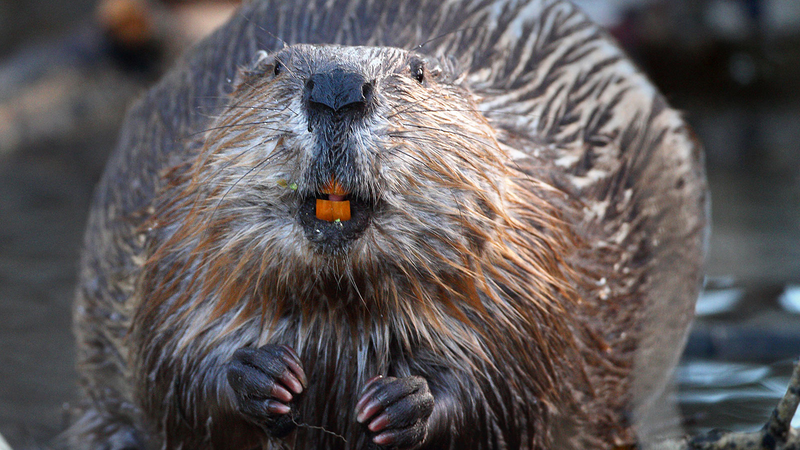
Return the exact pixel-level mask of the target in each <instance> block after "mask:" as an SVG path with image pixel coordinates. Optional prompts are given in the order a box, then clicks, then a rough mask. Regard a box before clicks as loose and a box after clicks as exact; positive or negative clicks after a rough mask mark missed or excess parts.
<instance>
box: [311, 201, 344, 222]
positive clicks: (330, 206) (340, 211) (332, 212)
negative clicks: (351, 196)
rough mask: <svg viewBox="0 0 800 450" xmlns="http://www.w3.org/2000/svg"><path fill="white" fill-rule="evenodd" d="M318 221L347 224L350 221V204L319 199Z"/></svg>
mask: <svg viewBox="0 0 800 450" xmlns="http://www.w3.org/2000/svg"><path fill="white" fill-rule="evenodd" d="M316 213H317V219H319V220H324V221H326V222H334V221H336V220H340V221H342V222H347V221H348V220H350V202H349V201H343V202H333V201H330V200H323V199H317V210H316Z"/></svg>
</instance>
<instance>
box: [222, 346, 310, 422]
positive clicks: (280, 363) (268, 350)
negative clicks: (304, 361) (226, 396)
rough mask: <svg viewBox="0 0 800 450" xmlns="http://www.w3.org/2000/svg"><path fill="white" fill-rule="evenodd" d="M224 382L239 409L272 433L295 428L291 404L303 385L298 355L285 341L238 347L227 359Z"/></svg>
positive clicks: (301, 390) (302, 373)
mask: <svg viewBox="0 0 800 450" xmlns="http://www.w3.org/2000/svg"><path fill="white" fill-rule="evenodd" d="M227 371H228V383H229V384H230V385H231V388H233V392H234V393H235V397H236V403H237V405H238V407H239V411H240V412H241V413H242V414H243V415H244V416H245V417H246V418H248V419H249V420H250V421H252V422H254V423H255V424H256V425H259V426H260V427H262V428H264V429H266V431H267V432H268V433H269V434H270V435H271V436H273V437H284V436H286V435H287V434H289V433H290V432H291V431H292V430H294V428H295V423H294V420H293V419H294V418H293V415H294V411H293V409H294V408H292V404H293V403H294V402H295V400H296V399H297V396H298V395H300V394H301V393H302V392H303V390H304V389H305V385H306V375H305V372H304V371H303V367H302V365H301V363H300V358H298V357H297V354H296V353H295V352H294V350H292V349H291V348H289V347H287V346H285V345H265V346H264V347H261V348H258V349H255V348H241V349H239V350H236V352H235V353H234V354H233V358H232V359H231V361H230V362H229V363H228V367H227Z"/></svg>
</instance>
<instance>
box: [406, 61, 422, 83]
mask: <svg viewBox="0 0 800 450" xmlns="http://www.w3.org/2000/svg"><path fill="white" fill-rule="evenodd" d="M410 68H411V76H412V77H414V79H415V80H417V81H418V82H419V83H422V82H423V81H424V80H425V64H424V63H423V62H422V61H420V60H419V59H415V60H413V61H411V67H410Z"/></svg>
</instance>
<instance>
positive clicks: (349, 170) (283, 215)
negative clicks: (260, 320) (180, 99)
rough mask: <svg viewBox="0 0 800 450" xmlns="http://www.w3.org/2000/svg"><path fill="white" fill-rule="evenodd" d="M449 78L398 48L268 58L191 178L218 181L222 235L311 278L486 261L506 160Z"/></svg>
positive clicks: (441, 66)
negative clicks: (363, 268) (469, 256)
mask: <svg viewBox="0 0 800 450" xmlns="http://www.w3.org/2000/svg"><path fill="white" fill-rule="evenodd" d="M455 77H456V75H454V73H453V71H452V69H451V68H450V67H449V65H448V64H447V63H446V62H443V61H438V60H436V59H434V58H429V57H425V56H421V55H419V54H416V53H414V52H408V51H404V50H400V49H392V48H366V47H335V46H309V45H297V46H292V47H287V48H285V49H283V50H281V51H279V52H277V53H275V54H266V53H264V54H260V55H259V57H258V61H257V62H256V63H255V64H254V66H253V68H250V69H248V70H246V71H244V72H243V74H242V76H241V80H240V83H239V85H238V87H237V89H236V91H235V92H234V93H233V95H232V99H231V102H230V105H229V106H228V108H227V109H226V110H225V111H224V112H223V113H222V115H221V116H220V117H219V118H218V120H217V123H216V124H215V125H214V126H213V128H212V131H211V132H209V134H208V135H207V137H206V152H207V157H206V159H205V160H203V164H202V165H201V166H199V167H198V168H197V170H198V171H199V172H201V173H205V174H207V178H206V179H208V180H212V179H213V180H214V182H215V183H216V182H219V181H221V180H222V181H223V186H225V187H224V189H222V190H218V191H217V192H215V193H209V196H208V199H209V200H210V203H216V205H215V208H217V209H218V210H224V211H225V212H224V216H225V220H226V221H225V223H224V224H221V225H222V226H224V228H225V229H226V230H227V231H226V232H225V234H226V235H227V237H228V238H229V239H231V240H241V241H246V240H249V241H250V242H249V244H248V245H247V247H248V248H250V249H252V245H257V246H258V247H259V248H260V249H261V251H263V252H265V253H267V254H269V255H270V258H275V259H276V261H285V264H292V263H293V262H298V263H299V262H302V263H303V264H308V266H309V267H316V268H317V269H325V268H331V267H339V268H340V269H341V268H342V267H343V265H342V263H344V264H345V265H346V266H353V265H357V264H365V263H369V264H371V265H372V264H374V263H381V262H389V263H399V262H403V261H405V262H409V263H411V264H412V265H413V266H414V267H421V265H424V266H427V265H438V264H442V261H458V260H459V259H460V258H463V257H464V254H465V253H470V252H479V251H481V248H482V246H483V245H484V243H485V241H486V240H487V238H488V237H489V235H490V234H491V233H492V232H493V231H492V230H493V229H494V222H495V220H496V217H497V209H498V208H502V203H503V202H502V200H501V198H502V189H503V184H504V179H505V175H504V173H505V172H504V170H503V168H504V167H505V162H506V161H507V156H506V155H505V154H503V152H502V151H501V150H500V149H499V146H498V144H497V142H496V140H495V137H494V133H493V131H492V129H491V127H490V126H489V125H488V123H487V122H486V120H485V119H484V118H483V116H482V115H481V114H480V113H479V112H478V111H477V110H476V104H475V101H474V100H473V98H472V96H471V95H470V94H469V93H468V91H467V90H466V89H465V88H463V87H462V86H460V84H459V82H460V80H459V79H455ZM199 177H200V178H199V179H201V180H202V179H203V175H202V174H201V175H199ZM348 208H349V217H348V213H347V212H346V209H348ZM225 245H231V244H230V243H228V244H225ZM428 268H429V269H432V267H428Z"/></svg>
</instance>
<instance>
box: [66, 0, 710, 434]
mask: <svg viewBox="0 0 800 450" xmlns="http://www.w3.org/2000/svg"><path fill="white" fill-rule="evenodd" d="M308 3H309V4H307V5H300V4H297V5H284V4H282V3H281V2H274V4H272V3H271V2H268V1H263V2H254V3H252V4H250V5H249V6H246V7H245V8H244V10H243V12H242V14H240V15H238V16H237V18H235V19H234V20H233V21H232V22H231V23H229V24H228V25H226V26H225V27H223V29H221V30H220V31H218V32H217V33H216V34H215V35H213V36H212V37H211V38H210V39H208V40H207V41H206V42H204V43H203V44H201V45H200V46H199V47H198V48H197V49H196V50H195V51H194V52H193V53H191V54H190V55H189V57H188V58H187V59H186V60H185V61H184V62H183V64H182V65H181V66H180V67H179V68H178V69H176V70H174V71H173V72H172V73H171V74H170V75H168V76H167V77H166V79H165V80H164V81H163V82H162V83H161V84H159V85H158V86H157V87H155V88H154V89H153V90H152V91H150V93H148V95H147V96H146V97H145V98H143V99H142V100H141V101H140V102H138V103H137V104H136V106H134V108H133V110H132V111H131V113H130V115H129V117H128V120H127V124H126V126H125V128H124V130H123V133H122V141H121V143H120V146H119V148H118V150H117V152H116V153H115V154H114V156H113V157H112V160H111V162H110V164H109V167H108V170H107V172H106V174H105V176H104V178H103V181H102V183H101V185H100V187H99V189H98V193H97V197H96V200H95V205H94V209H93V213H92V216H91V218H90V223H89V229H88V234H87V241H86V243H87V249H86V253H85V257H84V260H83V271H82V273H81V285H80V289H79V292H78V300H77V304H76V305H77V306H76V321H77V330H78V340H79V367H80V370H81V372H82V382H83V383H82V385H83V388H84V390H85V393H86V399H85V402H84V403H83V405H82V406H83V414H82V416H81V417H80V419H79V421H78V422H77V423H76V424H75V425H74V426H73V428H72V429H71V431H70V434H69V436H70V439H71V442H72V445H73V446H74V447H76V448H108V447H103V445H106V444H108V443H111V446H110V448H129V447H125V446H126V445H128V446H130V447H134V448H135V447H141V448H145V447H148V446H152V447H154V448H160V447H165V448H170V449H171V448H184V449H201V448H230V449H239V448H243V449H244V448H254V447H256V448H258V447H259V446H262V447H264V448H278V447H280V445H281V444H282V443H286V444H287V445H289V447H290V448H298V449H300V448H303V449H312V448H362V447H364V446H366V443H367V442H369V441H370V440H372V441H374V442H378V443H381V444H385V445H387V446H390V445H396V446H399V447H401V448H410V447H412V446H414V445H417V444H420V443H421V444H422V445H423V447H425V448H457V449H466V448H481V449H494V448H497V449H505V448H559V449H560V448H602V447H604V446H605V447H610V446H611V445H612V444H626V443H631V442H633V440H634V437H633V434H632V431H631V429H630V427H631V425H632V419H631V418H632V417H634V415H635V414H641V413H642V412H643V411H644V410H646V408H647V407H648V402H649V401H650V400H651V397H652V395H656V394H658V392H660V390H661V389H663V384H664V380H665V379H666V376H667V374H668V373H669V371H670V369H671V368H672V367H673V366H674V364H675V361H676V359H677V357H678V354H679V351H680V349H681V345H680V344H681V343H682V342H683V339H684V336H685V331H686V327H687V326H688V323H689V320H690V317H691V313H692V310H693V303H694V299H695V296H696V294H697V286H698V281H699V277H700V265H701V260H702V239H703V230H704V227H705V216H704V206H705V185H704V179H703V172H702V166H701V155H700V151H699V148H698V147H697V146H696V144H695V143H694V142H693V141H692V139H691V137H690V132H689V131H688V130H687V128H686V126H685V125H684V123H683V122H682V121H681V119H680V118H679V116H678V114H677V113H675V112H674V111H672V110H670V109H669V108H668V107H667V106H666V105H665V103H664V101H663V99H662V98H661V97H660V96H659V95H658V94H657V93H656V92H655V91H654V90H653V88H652V87H651V86H650V85H649V84H648V82H647V81H646V80H645V79H644V77H643V76H642V75H641V74H640V73H639V72H638V71H636V69H635V68H634V67H633V66H632V65H631V63H630V62H628V61H627V60H626V59H625V58H624V56H623V55H622V54H621V52H620V50H619V49H617V47H615V46H614V45H613V44H612V43H611V42H610V41H609V39H608V38H607V37H606V36H605V35H604V34H603V33H602V32H601V31H599V30H598V29H597V28H596V27H595V26H594V25H592V24H590V23H588V22H587V21H586V19H585V18H584V17H583V16H582V15H581V14H580V13H578V12H577V11H575V10H574V9H573V7H572V6H570V5H568V4H565V3H561V2H557V1H538V0H532V1H529V2H522V3H518V2H513V1H505V2H503V1H501V2H488V1H487V2H471V3H470V2H463V4H462V3H459V2H438V1H431V2H427V1H422V2H417V3H413V4H409V3H408V2H404V3H402V5H396V6H395V5H382V4H377V3H379V2H376V4H373V3H371V2H350V3H348V2H340V3H342V4H338V3H337V2H322V1H320V2H313V1H310V2H308ZM273 35H275V36H279V37H281V38H282V39H285V40H286V41H288V42H290V43H310V44H323V43H324V44H334V43H335V44H340V45H357V44H358V45H372V46H380V47H340V46H315V45H294V46H289V47H286V48H283V49H282V50H272V48H280V47H281V45H279V44H278V43H277V42H275V39H274V38H272V37H271V36H273ZM437 36H440V37H439V38H438V39H435V40H432V41H431V42H429V43H427V44H426V45H424V46H423V47H422V48H421V49H419V50H417V51H414V50H401V49H413V48H414V45H415V44H419V43H421V42H423V41H425V40H427V39H428V38H432V37H437ZM259 50H268V51H269V53H268V54H266V53H263V52H259ZM449 56H452V57H454V60H451V59H449V58H448V57H449ZM331 179H333V180H335V181H336V183H338V184H339V185H340V186H341V188H342V189H344V192H346V195H347V199H348V200H349V202H350V207H351V210H352V218H351V219H350V220H346V221H342V222H328V221H324V220H320V219H318V218H316V217H315V214H314V204H315V201H316V199H317V198H323V199H325V198H326V197H327V199H328V200H330V201H339V200H341V199H340V198H339V197H338V196H336V195H333V194H329V192H328V191H327V190H326V184H328V183H329V182H330V180H331ZM323 191H325V192H323ZM664 342H668V343H670V344H669V345H663V343H664ZM659 344H661V345H659ZM379 375H380V376H383V377H384V378H380V379H377V380H375V379H373V377H375V376H379ZM289 411H290V412H289ZM300 422H303V423H307V424H310V425H313V426H317V427H323V428H324V429H325V430H328V431H329V432H325V431H322V430H320V429H318V428H308V427H300V428H296V429H295V424H296V423H300ZM333 433H335V434H337V435H340V436H335V435H334V434H333ZM287 434H288V436H287Z"/></svg>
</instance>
